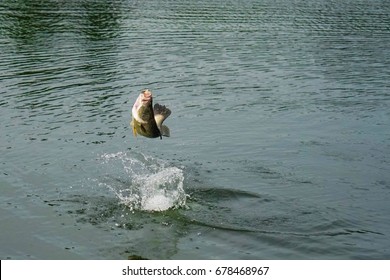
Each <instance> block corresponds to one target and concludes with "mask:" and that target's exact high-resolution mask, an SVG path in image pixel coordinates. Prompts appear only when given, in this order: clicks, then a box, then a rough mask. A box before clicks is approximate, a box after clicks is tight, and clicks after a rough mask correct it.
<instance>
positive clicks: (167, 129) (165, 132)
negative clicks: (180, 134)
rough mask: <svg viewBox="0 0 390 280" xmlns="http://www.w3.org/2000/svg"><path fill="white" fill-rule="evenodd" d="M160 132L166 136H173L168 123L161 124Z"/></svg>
mask: <svg viewBox="0 0 390 280" xmlns="http://www.w3.org/2000/svg"><path fill="white" fill-rule="evenodd" d="M160 132H161V135H162V136H166V137H170V136H171V132H170V130H169V128H168V127H167V126H166V125H162V126H161V129H160Z"/></svg>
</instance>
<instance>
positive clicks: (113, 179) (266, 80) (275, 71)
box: [0, 0, 390, 259]
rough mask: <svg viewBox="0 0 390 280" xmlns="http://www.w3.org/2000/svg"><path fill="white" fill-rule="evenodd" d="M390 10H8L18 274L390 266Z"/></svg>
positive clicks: (198, 6) (200, 5) (337, 6)
mask: <svg viewBox="0 0 390 280" xmlns="http://www.w3.org/2000/svg"><path fill="white" fill-rule="evenodd" d="M389 11H390V4H389V3H388V1H381V0H374V1H365V0H359V1H355V0H354V1H352V0H347V1H336V0H334V1H319V0H310V1H293V2H291V1H287V0H278V1H271V0H264V1H255V0H245V1H235V0H212V1H205V0H195V1H194V0H188V1H165V0H151V1H131V0H111V1H103V0H94V1H90V0H85V1H84V0H83V1H58V0H47V1H43V0H28V1H20V0H17V1H10V0H4V1H1V3H0V94H1V97H2V98H1V100H0V107H1V111H0V117H1V120H2V121H1V123H0V131H1V133H0V150H1V158H0V159H1V161H0V165H1V172H0V187H1V189H2V197H1V199H0V200H1V202H2V203H0V205H3V206H1V208H0V211H2V215H0V216H1V219H2V220H1V223H2V224H3V225H7V226H8V231H7V235H6V237H4V238H3V239H2V238H0V247H1V248H2V250H3V251H2V256H1V257H2V258H3V257H4V258H7V257H9V258H19V259H20V258H61V257H62V258H94V259H96V258H114V259H115V258H127V257H128V256H131V255H136V256H141V257H145V258H164V259H167V258H173V259H174V258H178V259H179V258H187V259H195V258H213V259H214V258H231V259H234V258H252V259H255V258H306V259H310V258H333V259H334V258H337V259H351V258H352V259H357V258H382V259H383V258H388V257H389V256H390V255H389V251H388V248H387V247H388V246H387V244H388V240H387V238H386V237H387V236H388V234H389V232H390V228H389V223H388V221H387V220H388V219H387V215H386V214H387V213H388V212H389V206H388V201H389V193H388V189H389V185H390V177H389V174H390V173H389V168H388V166H389V162H390V159H389V154H390V153H389V151H390V146H389V141H388V140H389V138H390V135H389V132H388V119H389V110H388V108H389V105H390V104H389V102H390V98H389V93H388V88H389V84H388V76H389V74H390V73H389V72H390V54H389V52H388V46H389V45H390V28H389V26H390V16H389V15H390V12H389ZM143 88H150V89H151V90H153V92H155V94H156V95H157V96H158V100H161V102H162V103H163V104H167V106H169V107H170V108H172V120H171V125H170V128H171V130H172V137H170V138H167V139H164V141H153V140H150V139H143V138H133V137H132V135H131V130H130V128H129V121H130V109H131V106H132V102H133V100H135V96H137V95H138V93H139V91H140V90H141V89H143ZM144 210H152V211H144ZM160 210H164V211H160ZM21 229H23V231H25V232H31V234H29V235H27V234H25V235H21V236H19V239H18V240H16V241H15V242H14V243H13V245H12V246H11V245H9V244H10V243H9V242H8V241H9V238H10V237H13V238H16V237H14V235H13V233H14V232H21V231H22V230H21ZM86 236H87V237H88V238H86ZM11 239H12V238H11ZM101 240H109V241H110V242H108V243H107V244H102V242H101ZM28 244H37V245H36V247H35V248H31V247H29V246H28ZM63 250H65V252H63V253H61V252H62V251H63ZM53 252H59V253H58V254H55V255H53Z"/></svg>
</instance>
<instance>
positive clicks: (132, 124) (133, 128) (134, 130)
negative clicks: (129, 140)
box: [130, 120, 137, 137]
mask: <svg viewBox="0 0 390 280" xmlns="http://www.w3.org/2000/svg"><path fill="white" fill-rule="evenodd" d="M130 126H131V128H132V130H133V135H134V136H135V137H137V130H136V129H135V125H134V120H132V121H131V122H130Z"/></svg>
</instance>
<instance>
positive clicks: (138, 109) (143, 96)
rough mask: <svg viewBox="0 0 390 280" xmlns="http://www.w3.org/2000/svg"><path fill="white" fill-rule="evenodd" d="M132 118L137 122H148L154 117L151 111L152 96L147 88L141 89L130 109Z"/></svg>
mask: <svg viewBox="0 0 390 280" xmlns="http://www.w3.org/2000/svg"><path fill="white" fill-rule="evenodd" d="M131 113H132V115H133V118H134V119H135V120H136V121H138V122H139V123H148V122H149V121H150V120H153V119H154V113H153V96H152V92H151V91H150V90H148V89H145V90H143V91H142V92H141V93H140V95H139V96H138V98H137V100H136V101H135V103H134V105H133V109H132V110H131Z"/></svg>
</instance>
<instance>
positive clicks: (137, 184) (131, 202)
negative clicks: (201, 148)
mask: <svg viewBox="0 0 390 280" xmlns="http://www.w3.org/2000/svg"><path fill="white" fill-rule="evenodd" d="M100 159H101V160H102V162H101V164H102V165H103V167H104V168H105V173H106V175H105V176H104V179H103V180H101V181H100V182H99V185H103V186H106V187H107V188H108V189H110V190H111V191H113V192H114V193H115V195H116V196H117V197H118V198H119V200H120V202H121V203H123V204H125V205H126V206H128V207H129V208H130V209H131V210H144V211H165V210H168V209H170V208H178V207H182V206H184V205H185V203H186V197H187V195H186V194H185V192H184V188H183V181H184V175H183V170H181V169H180V168H178V167H174V166H169V164H168V163H167V162H165V161H162V160H159V159H156V158H153V157H150V156H145V155H143V154H140V153H130V152H119V153H112V154H103V155H101V156H100Z"/></svg>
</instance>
